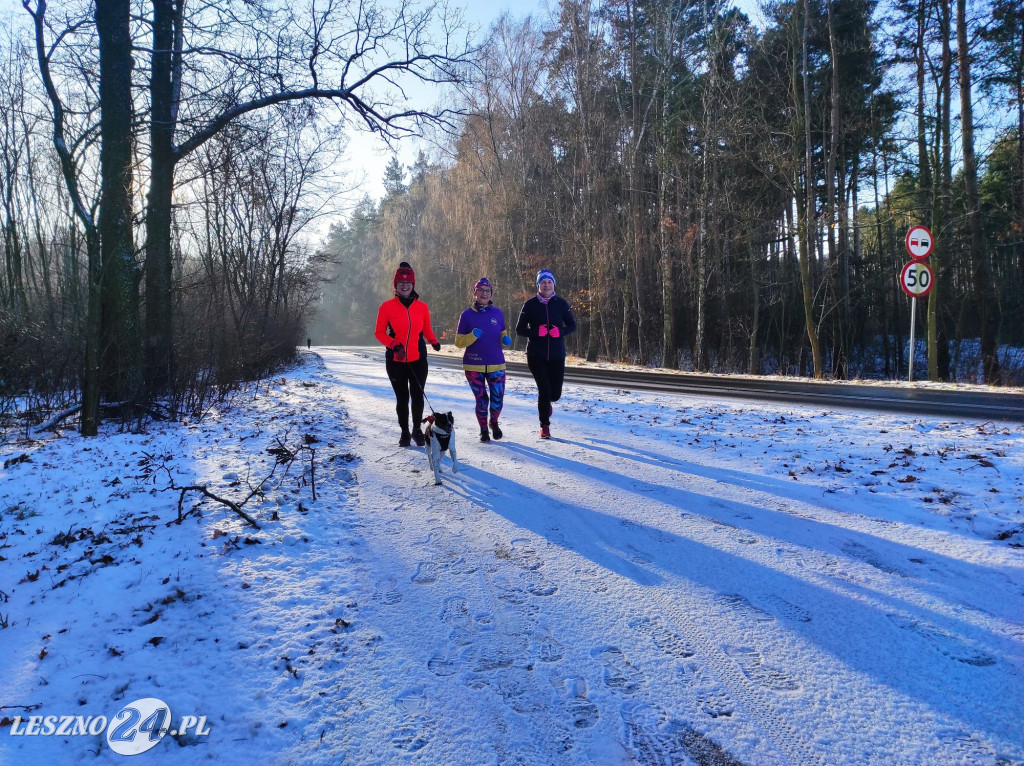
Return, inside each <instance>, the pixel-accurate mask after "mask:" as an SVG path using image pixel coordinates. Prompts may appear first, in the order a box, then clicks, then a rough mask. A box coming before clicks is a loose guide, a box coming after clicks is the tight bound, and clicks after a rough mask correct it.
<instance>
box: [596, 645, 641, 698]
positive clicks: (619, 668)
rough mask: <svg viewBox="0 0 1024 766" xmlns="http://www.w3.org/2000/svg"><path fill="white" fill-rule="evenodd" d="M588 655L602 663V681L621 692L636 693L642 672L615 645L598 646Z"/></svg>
mask: <svg viewBox="0 0 1024 766" xmlns="http://www.w3.org/2000/svg"><path fill="white" fill-rule="evenodd" d="M590 656H591V657H593V658H594V659H596V660H598V661H599V662H600V663H601V664H602V665H604V682H605V685H606V686H608V687H609V688H611V689H616V690H618V691H620V692H622V693H623V694H636V693H637V692H638V691H639V690H640V687H641V686H643V684H644V680H645V679H644V674H643V672H642V671H640V670H639V669H638V668H637V667H635V666H634V665H633V664H632V663H631V662H630V661H629V660H627V659H626V657H625V656H624V655H623V654H622V651H621V650H620V649H619V648H618V647H616V646H608V647H600V648H597V649H594V650H593V651H591V652H590Z"/></svg>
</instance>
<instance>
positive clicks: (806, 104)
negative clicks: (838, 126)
mask: <svg viewBox="0 0 1024 766" xmlns="http://www.w3.org/2000/svg"><path fill="white" fill-rule="evenodd" d="M803 6H804V19H803V21H804V26H803V34H802V35H801V46H802V50H803V121H804V124H803V128H804V206H803V213H804V215H803V221H802V222H801V223H800V225H799V227H798V228H799V230H800V285H801V288H802V291H803V302H804V329H805V331H806V332H807V340H808V342H809V343H810V344H811V361H812V364H813V365H814V377H815V378H816V379H819V380H820V379H821V377H822V360H821V344H820V342H819V341H818V331H817V329H816V328H815V326H814V301H813V293H812V290H811V263H810V259H811V258H813V257H814V251H815V247H814V244H815V240H814V237H815V234H816V231H817V225H816V223H815V220H814V163H813V156H814V149H813V146H812V143H811V82H810V71H809V67H810V64H809V61H808V59H809V56H808V52H807V47H808V37H809V35H810V26H811V17H810V7H809V3H808V0H803Z"/></svg>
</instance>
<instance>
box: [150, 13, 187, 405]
mask: <svg viewBox="0 0 1024 766" xmlns="http://www.w3.org/2000/svg"><path fill="white" fill-rule="evenodd" d="M179 14H180V5H179V4H178V3H177V2H175V0H153V55H152V75H151V79H150V88H149V92H150V108H151V117H150V131H149V135H150V179H149V195H148V198H147V205H146V325H145V326H146V343H145V379H146V381H145V382H146V396H147V397H149V398H154V397H156V396H159V395H161V394H164V393H166V392H167V391H168V390H169V389H170V387H171V386H172V385H173V382H174V346H173V312H174V306H173V301H172V297H171V288H172V253H173V249H172V246H171V223H172V218H171V216H172V200H173V194H174V166H175V163H176V162H177V159H176V157H175V152H174V125H175V122H176V119H175V118H176V115H175V112H176V109H175V102H176V98H175V93H174V90H175V89H174V72H175V59H176V56H175V51H176V49H177V45H176V35H175V30H176V27H178V26H180V24H179Z"/></svg>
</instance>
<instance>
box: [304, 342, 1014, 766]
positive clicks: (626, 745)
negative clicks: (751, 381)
mask: <svg viewBox="0 0 1024 766" xmlns="http://www.w3.org/2000/svg"><path fill="white" fill-rule="evenodd" d="M323 356H324V358H325V361H326V363H327V366H328V369H329V370H330V371H332V372H336V373H337V375H338V378H339V380H341V381H342V382H343V383H344V381H352V380H358V381H359V384H358V385H355V386H352V390H351V391H350V392H349V395H348V399H349V400H348V402H347V405H348V411H349V415H350V417H351V424H352V425H353V426H354V428H355V430H356V433H357V435H358V436H357V444H358V447H357V449H356V452H357V453H358V454H359V455H360V456H361V458H362V462H361V464H360V467H359V469H358V477H359V484H360V490H359V507H360V511H359V512H358V516H359V518H360V519H361V520H362V523H363V524H365V527H364V528H363V529H362V535H363V537H364V538H365V540H366V545H367V549H366V550H365V551H364V552H363V556H364V558H365V560H366V561H367V563H368V567H367V576H368V577H371V578H373V579H374V580H375V581H376V583H377V586H376V592H375V593H374V594H373V596H372V597H371V599H370V601H369V604H370V606H368V607H367V608H364V609H362V610H361V611H360V617H361V620H362V621H364V624H373V623H375V622H376V623H377V624H378V625H380V632H381V634H382V638H381V641H380V643H379V644H378V645H376V646H375V647H374V648H373V651H372V652H368V653H367V660H366V661H367V663H368V664H369V667H371V668H372V669H373V672H372V673H370V674H366V673H363V672H362V671H361V670H357V669H353V673H354V680H353V683H359V684H360V688H359V691H360V695H359V696H360V698H361V699H364V700H365V699H376V700H377V701H378V703H379V704H380V705H382V709H373V710H368V711H366V713H365V714H364V715H360V716H351V715H347V724H346V726H345V730H346V736H345V738H346V741H347V746H346V748H345V751H346V752H347V753H348V754H349V755H350V756H351V757H352V758H354V760H356V761H365V762H370V761H372V760H373V759H374V757H375V754H380V753H382V752H386V751H387V748H388V747H389V745H390V746H391V747H396V748H398V749H399V750H401V749H409V750H417V749H420V748H422V749H423V750H424V755H423V757H424V758H425V759H426V760H427V761H429V762H432V763H489V762H499V763H516V762H520V761H522V762H531V763H532V762H536V763H554V762H564V763H629V762H637V763H644V764H648V763H649V764H654V763H666V762H679V763H683V762H685V760H684V756H686V757H689V758H690V759H691V760H693V761H694V762H696V763H709V764H713V763H731V762H733V760H735V761H741V762H743V763H746V764H765V765H767V764H775V763H790V764H814V763H849V764H853V763H863V764H881V763H888V764H896V763H908V764H909V763H918V764H939V763H962V762H963V763H972V762H978V763H984V762H995V761H996V759H997V757H1005V758H1009V759H1011V760H1018V759H1021V758H1022V757H1024V750H1022V747H1021V743H1022V741H1024V717H1022V715H1021V713H1022V700H1024V692H1022V687H1021V681H1022V680H1024V677H1022V672H1021V671H1022V667H1024V662H1022V661H1024V628H1022V626H1021V622H1022V616H1024V598H1022V596H1024V587H1022V586H1024V567H1022V564H1024V562H1022V557H1021V555H1020V552H1019V551H1018V550H1014V549H1011V548H1008V547H1007V546H1006V545H1005V544H1003V543H993V542H992V541H990V540H984V539H979V538H978V537H975V536H973V535H971V534H969V533H968V534H965V532H964V531H963V530H958V529H955V528H951V526H950V525H948V524H942V523H940V524H936V523H935V516H934V513H932V512H930V511H928V510H922V509H919V508H915V507H914V506H915V504H916V505H918V506H921V505H925V504H924V503H923V502H922V500H921V499H919V498H914V499H913V500H911V499H909V498H902V497H894V496H893V494H892V493H890V492H879V491H873V490H877V489H878V488H879V487H878V486H877V480H875V477H871V476H870V474H868V475H867V476H856V475H853V471H855V470H858V468H859V467H847V468H846V470H849V471H851V473H849V474H847V473H843V472H842V470H840V471H838V472H837V471H833V472H832V473H833V476H836V477H840V478H846V479H848V480H847V481H845V482H833V481H831V479H832V477H831V476H826V478H825V481H826V482H827V484H826V485H825V486H823V484H822V482H815V483H813V484H810V483H808V482H804V481H799V480H797V481H794V477H791V476H789V475H787V472H785V471H779V470H778V466H776V467H775V470H772V471H762V468H761V466H759V465H758V462H759V461H758V460H757V459H756V458H754V459H751V460H749V461H745V460H743V459H737V458H738V456H733V455H726V456H721V455H720V454H719V452H718V451H717V448H716V445H714V444H709V442H714V441H715V439H714V436H715V434H714V430H715V429H714V427H713V421H712V424H711V427H710V428H709V427H708V426H709V424H708V423H706V422H700V421H698V423H697V424H696V425H694V424H687V423H686V422H681V421H685V420H687V419H688V418H687V416H688V414H689V412H688V409H687V406H686V405H687V404H690V405H692V404H693V402H692V401H691V402H689V403H687V402H679V403H678V404H675V406H673V404H674V403H671V402H666V405H668V406H666V407H665V408H664V410H663V411H662V412H661V413H660V422H658V423H650V422H647V421H648V418H649V416H650V415H651V413H650V405H649V404H648V405H647V408H646V409H644V408H636V409H634V408H632V407H630V406H628V404H627V402H624V401H623V399H625V400H627V401H628V400H629V399H633V398H635V399H647V400H648V401H652V400H654V399H653V398H648V397H633V396H632V395H627V396H625V397H623V396H621V395H620V396H618V397H616V396H612V397H610V398H609V399H606V400H605V401H604V402H603V403H602V404H598V403H597V400H598V396H599V395H598V393H597V392H595V391H587V392H581V391H576V392H574V393H572V394H570V395H569V396H568V397H567V400H565V401H564V402H563V403H562V404H561V405H560V406H559V407H558V411H557V413H556V417H555V419H554V420H553V428H554V433H555V436H556V439H555V440H552V441H551V442H542V441H540V440H539V439H538V438H537V436H536V417H535V414H534V412H535V410H534V404H533V402H532V400H531V398H530V386H529V385H528V384H526V383H525V382H522V381H512V382H510V385H509V394H508V396H507V400H506V402H507V403H506V409H505V413H504V414H503V418H502V419H503V421H504V422H505V423H506V424H507V425H506V434H507V437H506V440H504V441H502V442H497V443H495V442H492V443H490V444H486V445H481V444H479V443H478V442H477V441H476V438H475V436H476V424H475V422H474V421H473V419H472V416H471V414H470V408H469V407H468V400H469V395H468V390H467V387H466V385H465V383H464V381H463V380H460V377H461V376H460V375H459V374H458V373H449V372H444V371H439V370H435V371H433V372H432V373H431V378H430V381H429V383H428V386H427V390H428V395H429V396H430V397H431V401H432V404H433V405H434V407H436V408H438V409H444V410H447V409H452V410H454V411H455V412H456V413H457V418H458V417H459V416H460V415H461V416H462V417H461V418H459V425H460V426H461V429H460V430H459V432H458V433H459V437H458V439H459V440H458V446H459V455H460V457H461V460H462V462H463V464H464V468H463V471H462V473H461V474H459V475H457V476H456V477H454V478H453V477H451V476H450V475H449V476H446V477H445V485H444V486H443V487H434V486H432V485H431V483H430V481H429V478H428V474H427V470H426V461H425V459H424V457H423V455H422V453H421V452H420V451H418V450H403V449H401V448H398V447H397V446H394V445H395V442H396V435H397V434H396V428H395V426H394V425H393V422H392V421H393V417H392V415H391V410H392V408H393V398H392V395H391V391H390V389H389V388H388V386H387V381H386V378H385V377H384V375H383V371H382V369H381V367H382V365H381V364H380V362H379V360H377V359H376V358H367V359H360V358H359V357H358V356H353V355H352V354H349V353H344V352H324V354H323ZM373 357H376V355H373ZM707 407H708V403H707V402H700V403H699V405H698V409H705V408H707ZM712 409H716V408H715V406H714V405H712ZM721 409H723V410H730V411H733V412H734V411H735V410H737V409H739V408H735V407H731V408H721ZM745 409H747V410H748V411H749V410H751V408H749V407H747V408H745ZM784 411H785V412H788V413H792V409H790V410H784ZM797 412H799V410H797ZM758 414H759V415H762V416H763V415H764V413H758ZM808 414H810V413H808ZM655 417H656V418H657V417H658V416H657V415H656V416H655ZM779 417H783V419H785V418H784V416H780V415H778V414H776V412H775V410H774V409H773V411H772V412H771V413H769V414H768V415H767V416H765V417H761V418H759V419H761V420H772V419H778V418H779ZM789 417H790V418H792V417H793V416H792V414H790V415H789ZM798 417H799V416H798ZM853 417H854V418H855V419H856V420H858V421H860V423H865V422H870V421H871V420H872V419H874V420H875V421H877V422H884V421H883V420H882V418H881V417H880V416H865V415H858V416H853ZM634 418H636V422H635V425H631V421H632V420H633V419H634ZM837 420H838V419H837ZM925 422H926V423H927V421H925ZM842 425H843V424H842V423H841V422H836V423H834V424H833V427H834V428H836V429H840V430H838V431H837V432H836V433H835V434H834V436H835V441H836V443H835V444H832V445H828V444H814V443H813V442H809V441H808V440H806V438H802V439H800V441H801V444H800V447H799V449H801V450H802V451H803V452H804V453H809V452H817V453H818V454H817V455H813V456H812V455H811V454H806V455H805V456H804V457H805V459H807V458H810V459H812V460H813V458H815V457H817V458H819V459H821V458H829V457H831V458H832V463H833V465H836V464H840V463H842V462H843V460H842V458H845V457H846V454H845V453H839V454H836V453H835V449H836V447H837V446H838V445H844V444H845V442H844V440H843V435H842V432H841V429H842ZM858 425H859V424H858ZM929 425H933V424H929ZM807 427H809V426H805V428H807ZM927 427H928V426H926V428H927ZM800 428H801V426H800V425H798V424H797V423H793V425H792V426H791V429H800ZM894 430H895V429H894ZM709 432H710V433H709ZM825 432H826V433H827V429H825ZM701 433H704V438H703V439H702V440H701V441H700V442H699V443H688V442H694V441H695V438H700V434H701ZM912 433H913V435H914V444H915V445H920V444H921V443H922V442H923V443H925V444H927V442H928V436H927V435H926V434H924V433H921V432H920V431H913V432H912ZM742 435H743V434H742V430H741V431H740V432H739V433H734V434H732V438H733V439H736V440H738V439H739V438H741V437H742ZM780 435H781V432H778V431H776V432H775V434H774V436H773V437H772V439H771V441H772V442H773V443H775V441H776V440H777V439H778V437H779V436H780ZM725 436H727V437H728V436H729V434H728V432H726V434H725ZM750 436H751V437H753V439H752V442H753V443H747V444H745V445H742V444H739V443H738V441H737V444H736V447H737V448H745V449H748V450H750V452H751V453H757V452H762V451H764V450H763V449H759V447H763V446H764V445H759V444H758V441H759V440H760V437H761V434H757V433H754V432H753V431H752V432H751V433H750ZM864 436H865V434H864V433H863V432H862V429H861V428H856V427H855V430H854V433H853V434H851V440H852V441H853V442H854V443H850V444H848V445H846V446H848V448H849V451H850V452H851V453H858V452H861V453H863V451H864V447H865V446H866V445H864V444H863V443H857V442H858V441H860V440H863V438H864ZM1017 436H1018V438H1019V432H1018V434H1017ZM879 438H883V439H884V438H885V437H884V435H882V436H880V437H879ZM890 439H891V437H890ZM942 443H943V440H942V439H939V440H938V444H937V449H941V446H942ZM777 446H784V445H777ZM900 446H902V445H900ZM910 449H911V451H912V452H913V451H915V450H914V448H913V447H911V448H910ZM916 449H918V450H920V449H922V448H921V447H920V446H917V447H916ZM726 451H728V450H726ZM830 453H832V454H831V455H830ZM880 454H882V455H885V454H886V453H885V452H881V453H880ZM761 457H762V458H763V457H764V456H763V455H762V456H761ZM771 457H773V458H774V457H777V455H772V456H771ZM1016 466H1017V469H1018V473H1017V479H1018V482H1019V476H1020V474H1019V466H1020V462H1019V461H1017V462H1016ZM827 469H828V465H827V462H826V461H825V460H819V465H818V467H817V470H819V471H820V470H827ZM898 470H900V469H898ZM950 473H952V472H950ZM773 474H774V475H773ZM805 475H806V474H805ZM954 475H955V474H954ZM812 476H813V474H812ZM897 478H903V477H902V476H898V477H897ZM948 478H951V477H950V476H946V477H941V478H940V477H928V480H929V481H933V480H939V481H941V480H943V479H948ZM896 486H899V484H898V483H897V485H896ZM956 489H958V488H956V487H947V490H949V491H955V490H956ZM1004 489H1005V491H1010V492H1013V491H1014V490H1016V491H1017V492H1019V490H1020V486H1019V483H1018V484H1017V486H1016V487H1012V486H1009V485H1007V486H1005V488H1004ZM968 490H969V491H970V488H968ZM976 500H977V498H974V497H972V498H971V503H972V504H973V503H974V502H975V501H976ZM954 507H955V504H954ZM919 517H920V518H919ZM929 519H930V520H931V523H927V522H928V521H929ZM380 684H384V685H386V686H387V687H388V688H389V689H390V693H387V694H385V695H381V694H380V691H379V688H380V686H379V685H380ZM385 722H386V723H385Z"/></svg>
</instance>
